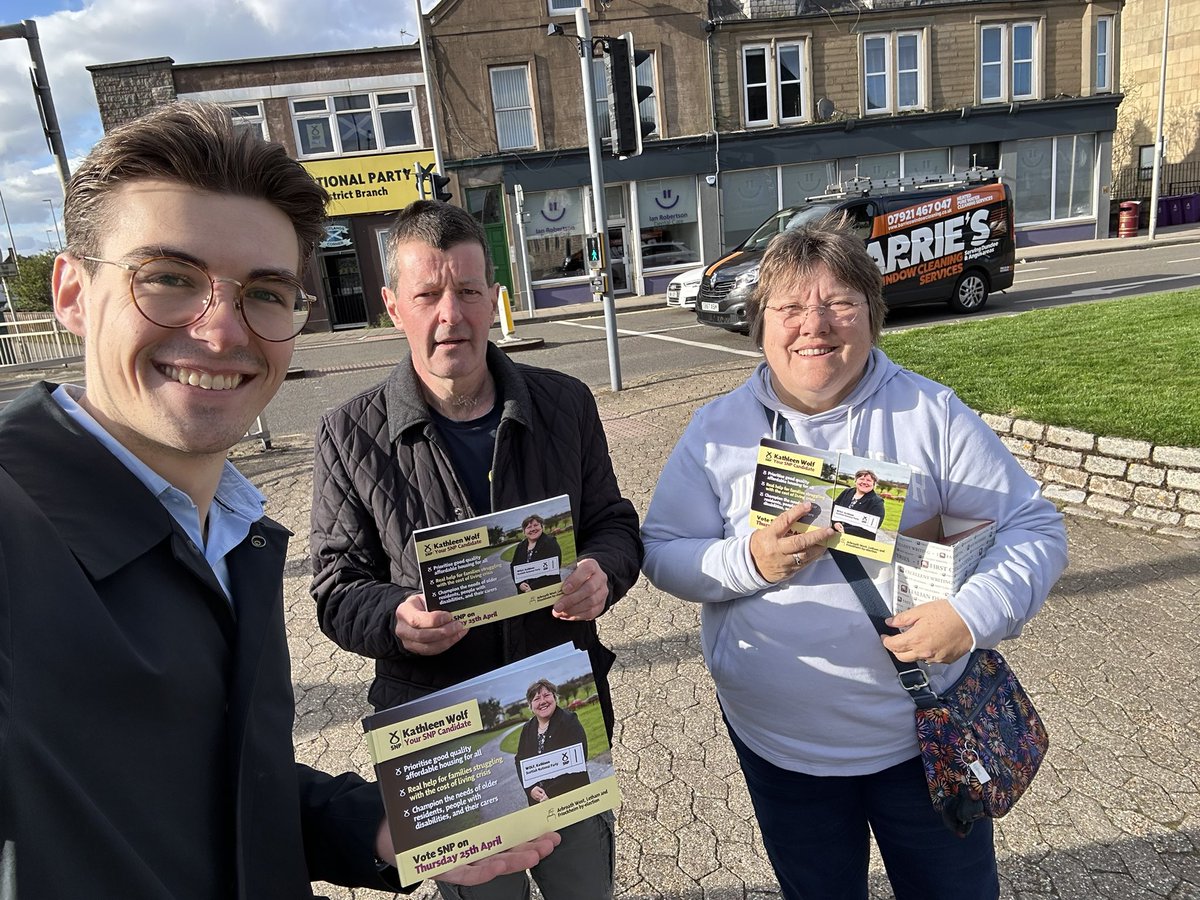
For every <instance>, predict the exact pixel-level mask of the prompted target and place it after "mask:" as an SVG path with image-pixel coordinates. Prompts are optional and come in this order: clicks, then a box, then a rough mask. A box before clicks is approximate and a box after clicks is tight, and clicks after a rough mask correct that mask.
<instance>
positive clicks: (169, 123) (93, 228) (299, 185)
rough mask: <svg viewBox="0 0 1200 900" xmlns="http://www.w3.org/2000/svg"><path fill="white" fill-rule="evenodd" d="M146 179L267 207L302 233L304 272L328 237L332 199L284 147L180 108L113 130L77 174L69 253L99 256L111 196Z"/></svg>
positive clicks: (70, 198)
mask: <svg viewBox="0 0 1200 900" xmlns="http://www.w3.org/2000/svg"><path fill="white" fill-rule="evenodd" d="M146 178H157V179H163V180H166V181H174V182H178V183H179V184H182V185H186V186H187V187H191V188H195V189H196V190H199V191H208V192H211V193H214V194H235V195H238V196H242V197H251V198H254V199H257V200H265V201H266V202H267V203H270V204H271V205H272V206H274V207H275V208H276V209H278V210H279V211H280V212H282V213H283V214H284V215H285V216H287V217H288V219H289V220H290V221H291V223H292V227H293V228H295V230H296V240H297V242H298V244H299V251H300V268H301V269H303V268H304V265H305V264H306V263H307V262H308V259H309V257H310V256H311V255H312V252H313V248H314V247H315V246H316V244H317V240H318V238H320V236H321V234H322V231H323V225H324V221H325V204H326V203H328V202H329V195H328V194H327V193H326V191H325V189H324V188H323V187H321V186H320V185H319V184H317V182H316V181H314V180H313V177H312V176H311V175H309V174H308V172H307V171H305V169H304V167H303V166H302V165H300V163H298V162H296V160H294V159H292V158H291V157H290V156H288V155H287V151H286V150H284V149H283V147H282V146H281V145H280V144H271V143H268V142H267V141H264V140H263V139H262V137H261V135H259V134H257V133H256V132H255V131H254V130H253V129H248V128H240V129H239V128H237V127H236V126H235V125H234V124H233V117H232V115H231V113H230V111H229V110H228V109H226V108H225V107H223V106H219V105H217V104H215V103H187V102H176V103H170V104H168V105H166V106H162V107H159V108H158V109H155V110H153V111H152V112H149V113H147V114H146V115H144V116H142V117H141V118H139V119H134V120H133V121H132V122H128V123H126V124H124V125H121V126H120V127H118V128H114V129H113V130H112V131H110V132H109V133H108V134H106V135H104V137H102V138H101V139H100V140H99V142H98V143H97V144H96V146H95V147H93V148H92V152H91V153H89V154H88V156H87V159H85V160H84V161H83V163H82V164H81V165H80V166H79V168H78V169H77V170H76V172H75V175H74V176H73V177H72V178H71V181H70V183H69V184H68V185H67V195H66V200H65V201H64V202H63V224H64V225H65V226H66V230H67V246H68V248H69V249H70V252H71V253H72V254H74V255H75V256H95V255H97V254H98V253H99V252H100V240H101V237H102V236H103V235H104V234H105V233H106V231H107V230H108V228H109V226H110V224H111V215H112V211H111V209H110V207H109V203H110V199H111V197H112V194H113V193H114V192H115V191H116V190H117V189H118V188H120V187H121V186H122V185H124V184H127V183H129V182H132V181H138V180H141V179H146ZM88 265H89V266H92V265H94V263H88Z"/></svg>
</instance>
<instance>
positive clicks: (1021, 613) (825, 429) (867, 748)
mask: <svg viewBox="0 0 1200 900" xmlns="http://www.w3.org/2000/svg"><path fill="white" fill-rule="evenodd" d="M764 406H765V407H766V408H767V409H770V410H772V411H778V412H779V413H781V414H782V415H784V416H785V417H786V418H787V420H788V422H789V423H790V424H791V426H792V429H793V430H794V431H795V435H796V440H797V442H799V443H800V444H803V445H805V446H809V447H815V448H825V449H829V450H835V451H838V450H849V451H852V452H853V453H855V454H856V455H858V456H864V457H869V458H875V459H888V460H894V461H897V462H902V463H905V464H907V465H909V466H912V467H913V468H914V470H915V471H914V474H913V479H912V483H911V484H910V488H909V494H908V499H907V502H906V503H905V506H904V514H903V518H902V519H901V523H900V527H901V528H907V527H909V526H911V525H914V524H917V523H919V522H923V521H925V520H926V519H929V518H931V517H932V516H934V515H937V514H938V513H948V514H950V515H955V516H962V517H966V518H986V519H993V520H995V521H996V522H997V533H996V540H995V544H994V545H993V547H992V548H991V550H989V551H988V553H987V555H986V556H984V558H983V559H982V560H981V561H980V563H979V566H978V568H977V569H976V571H975V574H974V575H972V576H971V578H970V579H969V580H968V581H967V583H966V584H965V585H963V587H962V589H961V590H959V591H958V593H957V594H955V595H953V596H951V597H950V598H949V600H950V603H951V604H952V605H953V607H954V609H955V610H956V611H957V612H958V613H959V615H960V616H962V618H963V620H964V621H965V622H966V624H967V627H968V628H969V629H970V631H971V634H972V636H973V638H974V641H975V646H976V647H995V646H996V645H997V644H999V643H1000V642H1001V641H1002V640H1005V639H1007V638H1013V637H1016V636H1017V635H1018V634H1020V633H1021V629H1022V627H1023V626H1024V624H1025V623H1026V622H1027V621H1029V619H1030V618H1032V617H1033V615H1034V614H1035V613H1036V612H1037V611H1038V610H1039V609H1040V608H1041V605H1042V603H1043V601H1045V599H1046V595H1047V594H1048V593H1049V592H1050V588H1051V587H1052V586H1053V584H1054V582H1055V580H1056V579H1057V578H1058V576H1059V575H1060V574H1061V573H1062V571H1063V569H1064V568H1065V567H1066V562H1067V546H1066V545H1067V542H1066V531H1065V529H1064V527H1063V522H1062V516H1061V515H1060V514H1059V513H1058V511H1057V510H1056V509H1055V508H1054V506H1053V505H1052V504H1051V503H1050V502H1049V501H1047V500H1045V499H1043V498H1042V496H1041V493H1040V492H1039V490H1038V487H1037V484H1036V483H1035V482H1034V481H1033V479H1032V478H1030V477H1029V475H1028V474H1027V473H1026V472H1025V471H1024V470H1023V469H1022V468H1021V467H1020V465H1018V463H1017V461H1016V460H1015V459H1013V457H1012V455H1011V454H1009V452H1008V450H1006V449H1005V447H1004V445H1003V444H1001V443H1000V440H999V438H997V437H996V435H995V434H994V433H993V432H992V430H991V429H990V428H988V427H987V425H985V424H984V423H983V421H982V420H981V419H980V418H979V416H978V415H976V414H975V413H974V412H973V411H972V410H970V409H969V408H968V407H967V406H966V405H965V404H964V403H963V402H962V401H961V400H959V399H958V397H957V396H955V394H954V392H953V391H952V390H950V389H949V388H947V387H945V386H943V385H940V384H938V383H936V382H933V381H930V380H929V379H927V378H923V377H922V376H920V375H917V374H916V373H914V372H910V371H909V370H907V369H903V368H901V367H900V366H897V365H896V364H895V363H893V362H892V361H891V360H890V359H888V358H887V356H885V355H884V354H883V352H882V351H880V350H879V349H874V350H872V352H871V357H870V359H869V361H868V365H867V369H866V372H865V374H864V376H863V378H862V380H861V381H860V382H859V383H858V385H857V386H856V387H855V388H854V390H853V392H852V393H851V394H850V395H849V396H848V397H847V398H846V399H845V400H844V401H842V403H841V404H840V405H839V406H837V407H835V408H834V409H832V410H830V411H828V412H824V413H818V414H816V415H812V416H808V415H804V414H802V413H799V412H796V411H795V410H793V409H791V408H789V407H787V406H785V405H784V404H783V403H782V402H781V401H780V400H779V399H778V398H777V397H776V396H775V392H774V390H773V389H772V387H771V379H770V376H769V373H768V370H767V367H766V364H765V363H763V364H762V365H760V366H759V367H758V369H756V370H755V372H754V374H753V375H751V377H750V379H749V380H748V381H747V382H746V383H745V384H743V385H741V386H740V387H738V388H737V389H736V390H734V391H732V392H731V393H729V394H727V395H726V396H724V397H721V398H720V399H717V400H714V401H713V402H711V403H709V404H708V405H706V406H704V407H703V408H701V409H700V410H698V411H697V412H696V414H695V415H694V416H693V417H692V421H691V423H690V424H689V425H688V427H687V429H686V431H684V433H683V436H682V438H680V441H679V444H678V445H677V446H676V447H675V449H674V451H673V452H672V453H671V456H670V458H669V459H668V460H667V464H666V466H665V467H664V469H663V472H662V476H661V477H660V478H659V481H658V486H657V488H656V489H655V492H654V498H653V500H652V501H651V503H650V509H649V512H648V513H647V515H646V519H645V523H644V524H643V527H642V537H643V540H644V541H645V545H646V563H645V572H646V576H647V577H648V578H649V579H650V581H651V582H653V583H654V584H655V585H656V586H657V587H659V588H661V589H662V590H664V591H667V592H668V593H670V594H674V595H675V596H677V597H680V598H682V599H684V600H690V601H694V602H698V603H703V604H704V606H703V609H702V610H701V642H702V644H703V650H704V658H705V661H706V662H707V664H708V668H709V671H710V672H712V676H713V680H714V681H715V682H716V686H717V694H718V696H719V697H720V700H721V705H722V707H723V709H724V711H725V715H726V717H727V718H728V719H729V722H730V724H731V725H732V726H733V729H734V731H735V732H736V733H737V735H738V737H739V738H741V739H742V740H743V741H744V742H745V743H746V744H747V746H749V747H750V749H751V750H753V751H754V752H755V753H757V754H758V755H759V756H761V757H763V758H764V759H766V760H768V761H769V762H771V763H774V764H775V765H777V766H779V767H781V768H784V769H789V770H792V771H797V772H804V773H806V774H809V775H864V774H868V773H871V772H878V771H880V770H882V769H885V768H887V767H889V766H892V765H895V764H896V763H900V762H903V761H904V760H907V759H910V758H912V757H913V756H915V755H916V754H917V752H918V749H917V741H916V735H915V729H914V726H913V709H914V706H913V702H912V700H910V699H909V697H908V695H907V694H906V693H905V692H904V690H903V689H902V688H901V687H900V685H899V682H898V681H897V679H896V671H895V669H894V668H893V666H892V664H891V662H890V661H889V659H888V657H887V654H886V652H885V651H884V649H883V647H882V645H881V644H880V639H879V635H878V634H877V633H876V631H875V629H874V628H873V627H872V625H871V622H870V620H869V619H868V618H867V615H866V613H865V612H863V610H862V607H861V605H860V604H859V602H858V600H857V599H856V598H855V596H854V592H853V591H852V590H851V589H850V586H849V585H848V584H847V583H846V580H845V578H844V577H843V576H842V573H841V571H840V570H839V569H838V567H837V564H836V563H835V562H834V561H833V559H832V558H831V557H830V555H829V554H828V553H825V554H822V555H821V557H820V558H819V559H818V560H817V561H816V562H814V563H812V564H810V565H808V566H805V567H804V568H803V569H801V570H800V571H799V572H798V573H796V574H795V575H793V576H792V577H791V578H789V579H786V580H784V581H782V582H780V583H778V584H774V585H772V584H769V583H768V582H767V581H765V580H764V579H763V578H762V576H761V575H759V573H758V570H757V569H756V568H755V566H754V563H753V561H752V559H751V557H750V534H751V528H750V494H751V489H752V486H753V481H754V468H755V464H756V461H757V454H758V442H759V440H760V439H762V438H763V437H772V436H773V429H772V424H771V421H770V419H769V418H768V415H767V412H766V409H764ZM863 565H864V568H866V570H867V572H868V574H870V575H871V578H872V580H873V581H874V582H875V585H876V586H877V587H878V588H879V591H880V593H881V594H882V595H883V597H884V598H885V600H890V598H891V595H892V594H891V591H892V585H891V566H890V565H886V564H882V563H876V562H872V561H870V560H865V559H864V560H863ZM965 663H966V657H964V658H963V659H961V660H959V661H958V662H956V663H953V664H951V665H948V666H940V665H932V666H930V667H929V669H930V673H929V674H930V681H931V683H932V685H933V687H934V689H935V690H939V689H942V688H944V687H946V686H948V685H949V684H950V683H952V682H953V681H954V679H956V678H957V677H958V675H959V674H960V673H961V672H962V669H963V667H964V666H965Z"/></svg>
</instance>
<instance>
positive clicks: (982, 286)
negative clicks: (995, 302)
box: [950, 270, 988, 313]
mask: <svg viewBox="0 0 1200 900" xmlns="http://www.w3.org/2000/svg"><path fill="white" fill-rule="evenodd" d="M987 298H988V283H987V278H985V277H984V276H983V274H982V273H980V272H977V271H975V270H972V271H970V272H967V273H966V274H964V275H963V276H962V277H961V278H959V279H958V283H957V284H956V285H954V294H953V296H951V297H950V308H951V309H952V310H954V311H955V312H961V313H970V312H975V311H976V310H980V309H983V304H985V303H987Z"/></svg>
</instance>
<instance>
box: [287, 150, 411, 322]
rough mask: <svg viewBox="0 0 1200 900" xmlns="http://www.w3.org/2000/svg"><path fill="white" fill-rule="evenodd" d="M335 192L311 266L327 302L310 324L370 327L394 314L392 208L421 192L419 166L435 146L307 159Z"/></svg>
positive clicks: (318, 289) (306, 165) (309, 166)
mask: <svg viewBox="0 0 1200 900" xmlns="http://www.w3.org/2000/svg"><path fill="white" fill-rule="evenodd" d="M301 164H302V165H303V166H304V168H305V169H307V170H308V172H309V174H310V175H312V176H313V178H315V179H316V180H317V182H318V183H319V184H320V185H321V186H322V187H324V188H325V190H327V191H328V192H329V196H330V201H329V205H328V207H326V212H327V213H328V215H329V220H328V222H327V223H326V225H325V233H324V235H323V236H322V238H321V239H320V240H319V241H318V243H317V248H316V252H315V253H314V257H313V261H312V265H311V267H310V274H309V278H310V282H309V283H310V286H311V288H312V289H313V291H314V293H316V295H317V297H318V299H319V301H320V302H319V304H318V306H317V308H316V309H315V310H314V311H313V315H312V318H311V319H310V321H309V324H308V326H307V329H306V330H308V331H339V330H342V329H349V328H364V327H366V326H368V325H373V324H375V323H377V322H379V321H380V320H381V318H382V317H384V316H386V310H385V309H384V305H383V299H382V294H381V289H382V288H383V286H384V283H385V272H386V264H387V259H386V253H387V249H386V247H385V242H384V239H383V238H384V235H385V234H386V232H387V228H388V225H389V224H390V221H391V217H392V214H394V213H396V212H398V211H399V210H401V209H403V208H404V207H405V206H407V205H408V204H409V203H411V202H413V201H414V200H419V199H420V189H419V187H418V179H417V166H418V164H420V165H423V166H432V165H433V164H434V158H433V151H432V150H422V151H417V152H413V153H384V154H376V155H372V156H355V157H342V158H339V159H327V160H319V161H313V162H302V163H301Z"/></svg>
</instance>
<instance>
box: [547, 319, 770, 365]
mask: <svg viewBox="0 0 1200 900" xmlns="http://www.w3.org/2000/svg"><path fill="white" fill-rule="evenodd" d="M558 324H559V325H573V326H575V327H576V328H590V329H592V330H594V331H603V330H604V326H603V325H585V324H584V323H582V322H577V321H575V320H573V319H566V320H563V321H560V322H559V323H558ZM617 334H623V335H626V336H627V337H644V338H653V339H654V340H656V341H666V342H667V343H670V344H683V345H685V346H687V347H700V348H701V349H704V350H716V351H718V352H719V353H732V354H734V355H735V356H749V357H751V358H753V359H759V358H760V357H761V356H762V354H761V353H759V352H758V351H756V350H735V349H734V348H732V347H722V346H721V345H720V344H707V343H705V342H703V341H685V340H684V339H683V338H677V337H671V335H669V334H656V333H654V332H647V331H633V330H632V329H629V328H618V329H617Z"/></svg>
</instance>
